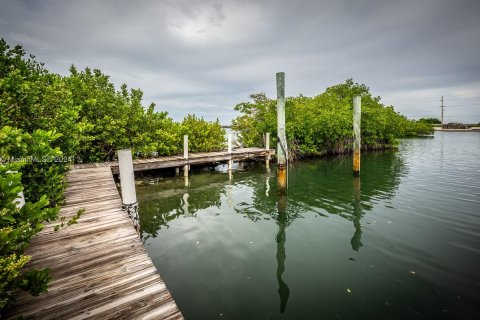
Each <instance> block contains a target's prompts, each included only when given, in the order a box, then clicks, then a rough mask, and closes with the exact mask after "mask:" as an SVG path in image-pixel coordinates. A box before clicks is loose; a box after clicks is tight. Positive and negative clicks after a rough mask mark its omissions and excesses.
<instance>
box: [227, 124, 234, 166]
mask: <svg viewBox="0 0 480 320" xmlns="http://www.w3.org/2000/svg"><path fill="white" fill-rule="evenodd" d="M227 147H228V154H229V156H230V160H228V170H229V171H232V169H233V160H232V134H231V133H229V134H228V139H227Z"/></svg>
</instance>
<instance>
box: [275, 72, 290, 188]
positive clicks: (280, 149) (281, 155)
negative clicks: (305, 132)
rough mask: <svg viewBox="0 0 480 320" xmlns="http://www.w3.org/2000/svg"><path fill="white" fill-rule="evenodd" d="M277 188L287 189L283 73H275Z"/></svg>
mask: <svg viewBox="0 0 480 320" xmlns="http://www.w3.org/2000/svg"><path fill="white" fill-rule="evenodd" d="M277 134H278V136H277V140H278V141H277V188H278V191H279V192H285V191H286V190H287V159H288V154H287V152H288V151H287V150H288V149H287V137H286V133H285V73H283V72H278V73H277Z"/></svg>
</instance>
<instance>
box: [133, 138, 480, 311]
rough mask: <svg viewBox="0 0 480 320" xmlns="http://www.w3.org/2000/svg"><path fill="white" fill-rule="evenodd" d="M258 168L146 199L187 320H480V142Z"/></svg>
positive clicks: (156, 191)
mask: <svg viewBox="0 0 480 320" xmlns="http://www.w3.org/2000/svg"><path fill="white" fill-rule="evenodd" d="M351 162H352V161H351V157H348V156H342V157H337V158H330V159H322V160H316V161H305V162H301V163H298V164H295V165H294V166H292V167H291V169H290V175H289V187H290V188H289V191H288V196H287V197H286V198H282V197H279V196H278V194H277V192H276V179H275V170H274V168H273V171H272V172H271V173H267V170H266V168H265V166H264V165H262V164H261V163H259V164H257V165H255V166H253V167H251V168H248V169H246V170H238V171H236V172H234V173H233V178H232V179H231V180H229V179H228V174H227V173H224V172H206V173H194V174H193V175H192V176H191V177H190V180H189V186H188V187H185V184H184V180H183V178H182V179H180V180H176V181H175V180H173V179H170V180H168V179H166V180H162V181H160V182H156V183H153V184H151V185H148V186H141V187H139V188H138V189H137V191H138V193H139V202H140V210H141V225H142V229H143V231H142V237H143V239H144V242H145V244H146V245H147V249H148V252H149V254H150V256H151V257H152V259H153V261H154V263H155V265H156V266H157V268H158V270H159V271H160V274H161V276H162V278H163V279H164V280H165V282H166V283H167V286H168V288H169V289H170V290H171V292H172V294H173V296H174V298H175V300H176V302H177V304H178V306H179V307H180V309H181V310H182V312H183V314H184V316H185V317H186V318H187V319H360V318H363V319H474V318H476V319H479V316H480V133H441V132H437V133H436V134H435V138H433V139H432V138H426V139H415V140H405V141H403V142H402V144H401V146H400V148H399V150H398V151H388V152H382V153H369V154H365V155H363V156H362V173H361V178H359V179H354V178H353V177H352V172H351Z"/></svg>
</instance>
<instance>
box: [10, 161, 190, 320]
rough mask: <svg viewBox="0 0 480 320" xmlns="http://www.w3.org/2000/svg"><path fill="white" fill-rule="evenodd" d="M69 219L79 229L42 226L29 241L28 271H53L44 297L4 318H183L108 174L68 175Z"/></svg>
mask: <svg viewBox="0 0 480 320" xmlns="http://www.w3.org/2000/svg"><path fill="white" fill-rule="evenodd" d="M65 197H66V203H65V205H64V206H63V207H62V209H61V211H60V216H66V217H67V219H68V218H70V217H72V216H73V215H75V214H76V212H77V211H78V210H79V209H80V208H85V212H84V213H83V215H82V216H81V218H80V219H79V221H78V223H77V224H75V225H72V226H70V227H67V228H66V229H64V230H61V231H58V232H54V231H53V228H54V226H55V225H56V224H55V223H52V224H47V226H46V227H45V229H44V230H43V231H42V232H41V233H39V234H38V235H37V236H36V237H35V238H34V239H33V240H32V242H31V244H30V247H29V248H28V250H27V252H26V253H27V254H29V255H31V257H32V259H31V261H30V263H29V264H28V267H32V268H47V267H48V268H51V272H50V274H51V276H52V277H53V281H52V282H51V284H50V286H49V288H48V293H47V294H41V295H40V296H38V297H32V296H30V295H29V294H23V295H21V296H20V297H18V299H17V303H16V304H15V305H14V307H13V308H12V309H10V310H9V312H8V314H7V315H6V318H10V319H16V318H17V317H19V316H23V317H25V318H28V319H31V318H32V319H183V316H182V314H181V312H180V311H179V309H178V308H177V306H176V304H175V301H174V300H173V298H172V296H171V294H170V292H169V291H168V289H167V287H166V286H165V283H164V282H163V281H162V279H161V278H160V275H159V274H158V272H157V270H156V268H155V266H154V265H153V263H152V261H151V260H150V258H149V256H148V254H147V252H146V250H145V248H144V246H143V244H142V242H141V240H140V239H139V237H138V234H137V233H136V231H135V229H134V228H133V226H132V221H131V220H130V218H129V217H128V215H127V213H126V212H125V211H123V210H122V209H121V207H122V201H121V199H120V196H119V194H118V190H117V187H116V186H115V182H114V180H113V175H112V171H111V169H110V167H108V166H103V167H98V168H97V167H95V168H85V169H74V170H72V171H71V172H70V173H69V174H68V187H67V190H66V192H65Z"/></svg>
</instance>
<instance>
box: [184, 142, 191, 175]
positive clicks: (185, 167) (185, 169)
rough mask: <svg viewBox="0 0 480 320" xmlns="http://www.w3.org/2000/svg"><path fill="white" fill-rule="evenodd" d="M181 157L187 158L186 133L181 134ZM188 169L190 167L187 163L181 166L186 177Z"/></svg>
mask: <svg viewBox="0 0 480 320" xmlns="http://www.w3.org/2000/svg"><path fill="white" fill-rule="evenodd" d="M183 159H185V160H188V135H184V136H183ZM187 162H188V161H187ZM188 169H190V168H189V165H188V164H186V165H184V166H183V176H184V177H188Z"/></svg>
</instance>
